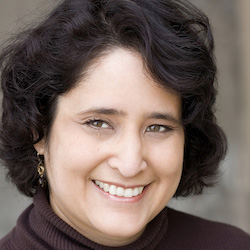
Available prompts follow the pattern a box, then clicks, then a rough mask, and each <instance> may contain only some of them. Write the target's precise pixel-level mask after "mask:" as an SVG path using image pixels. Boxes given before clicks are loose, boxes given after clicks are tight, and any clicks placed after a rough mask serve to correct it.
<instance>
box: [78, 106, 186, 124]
mask: <svg viewBox="0 0 250 250" xmlns="http://www.w3.org/2000/svg"><path fill="white" fill-rule="evenodd" d="M88 113H95V114H103V115H119V116H126V115H127V113H126V112H124V111H122V110H117V109H112V108H102V107H100V108H91V109H87V110H84V111H81V112H80V113H79V115H83V114H88ZM144 116H145V117H146V118H147V119H158V120H168V121H170V122H173V123H176V124H178V125H180V124H181V121H180V120H179V119H177V118H176V117H175V116H174V115H173V114H172V113H170V112H168V113H161V112H152V113H145V115H144Z"/></svg>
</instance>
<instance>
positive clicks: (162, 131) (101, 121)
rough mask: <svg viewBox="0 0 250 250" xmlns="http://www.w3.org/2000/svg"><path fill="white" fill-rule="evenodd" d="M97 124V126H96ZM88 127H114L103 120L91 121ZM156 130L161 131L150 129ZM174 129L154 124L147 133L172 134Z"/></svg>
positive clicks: (87, 123)
mask: <svg viewBox="0 0 250 250" xmlns="http://www.w3.org/2000/svg"><path fill="white" fill-rule="evenodd" d="M95 123H96V124H95ZM97 123H101V124H99V125H101V126H97V125H98V124H97ZM85 124H86V125H87V126H89V127H91V128H93V129H98V130H99V129H112V126H111V125H110V124H109V123H108V122H106V121H103V120H101V119H90V120H88V121H87V122H86V123H85ZM104 124H106V125H105V127H102V125H104ZM150 128H151V129H152V128H153V129H155V128H158V130H159V131H150V130H149V129H150ZM172 130H173V128H172V127H169V126H166V125H161V124H152V125H150V126H148V127H147V128H146V132H152V133H163V134H164V133H167V132H170V131H172Z"/></svg>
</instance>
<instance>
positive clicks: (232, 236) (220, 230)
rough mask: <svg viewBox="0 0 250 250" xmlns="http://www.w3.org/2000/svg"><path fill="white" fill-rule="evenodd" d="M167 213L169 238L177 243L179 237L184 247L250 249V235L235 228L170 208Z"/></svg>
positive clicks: (221, 249)
mask: <svg viewBox="0 0 250 250" xmlns="http://www.w3.org/2000/svg"><path fill="white" fill-rule="evenodd" d="M166 213H167V217H168V230H167V232H168V234H169V237H170V236H171V237H173V238H175V239H176V241H177V237H178V238H179V242H180V241H181V245H182V246H183V244H185V245H189V246H190V247H191V246H192V247H191V248H190V249H194V248H193V247H194V246H196V248H195V249H218V250H223V249H241V250H245V249H250V235H248V234H247V233H245V232H244V231H242V230H240V229H238V228H236V227H234V226H230V225H227V224H224V223H219V222H213V221H209V220H206V219H202V218H200V217H197V216H193V215H190V214H186V213H182V212H178V211H175V210H173V209H170V208H167V209H166ZM167 237H168V235H167ZM177 244H178V243H177ZM180 249H185V248H180ZM186 249H188V248H186Z"/></svg>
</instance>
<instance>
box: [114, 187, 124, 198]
mask: <svg viewBox="0 0 250 250" xmlns="http://www.w3.org/2000/svg"><path fill="white" fill-rule="evenodd" d="M116 195H117V196H124V188H122V187H118V188H117V189H116Z"/></svg>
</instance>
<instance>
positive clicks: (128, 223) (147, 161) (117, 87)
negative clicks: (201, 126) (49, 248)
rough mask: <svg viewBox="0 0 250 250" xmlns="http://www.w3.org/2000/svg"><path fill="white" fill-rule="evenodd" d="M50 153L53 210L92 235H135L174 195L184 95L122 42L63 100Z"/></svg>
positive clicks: (44, 150) (118, 240) (45, 150)
mask: <svg viewBox="0 0 250 250" xmlns="http://www.w3.org/2000/svg"><path fill="white" fill-rule="evenodd" d="M46 141H47V142H45V141H41V142H40V143H39V144H37V145H35V148H36V149H37V151H38V152H39V153H40V154H44V157H45V167H46V171H47V176H48V180H49V185H50V204H51V207H52V209H53V210H54V212H55V213H56V214H57V215H58V216H59V217H60V218H62V219H63V220H64V221H66V222H67V223H68V224H69V225H70V226H71V227H73V228H74V229H76V230H77V231H78V232H80V233H81V234H83V235H84V236H86V237H87V238H89V239H91V240H93V241H95V242H97V243H100V244H104V245H109V246H119V245H125V244H128V243H130V242H133V241H134V240H136V239H137V238H138V237H139V236H140V235H141V234H142V232H143V231H144V229H145V227H146V225H147V223H148V222H149V221H151V220H152V219H153V218H154V217H155V216H156V215H157V214H158V213H159V212H160V211H161V210H162V209H163V208H164V207H165V205H166V204H167V203H168V202H169V200H170V199H171V198H172V197H173V195H174V193H175V191H176V189H177V186H178V184H179V181H180V177H181V172H182V163H183V148H184V131H183V127H182V125H181V100H180V98H179V97H178V96H176V95H174V94H173V93H170V92H168V91H166V90H165V89H163V88H161V87H160V86H159V85H157V84H156V83H155V82H154V81H153V80H152V79H151V78H150V77H149V76H148V75H147V73H146V72H145V70H144V68H143V61H142V59H141V58H140V56H138V55H137V54H135V53H133V52H130V51H127V50H125V49H115V50H114V51H113V52H110V53H109V54H107V55H106V56H104V57H102V59H100V60H99V61H98V62H97V63H95V65H93V66H92V67H91V69H90V70H89V72H88V76H87V77H86V78H85V79H84V80H82V81H81V82H80V84H79V85H77V86H76V87H75V88H74V89H73V90H72V91H70V92H68V93H67V94H66V95H64V96H61V97H60V98H59V100H58V106H57V113H56V115H55V120H54V123H53V126H52V129H51V134H50V137H49V138H47V140H46Z"/></svg>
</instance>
